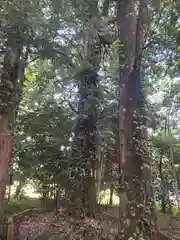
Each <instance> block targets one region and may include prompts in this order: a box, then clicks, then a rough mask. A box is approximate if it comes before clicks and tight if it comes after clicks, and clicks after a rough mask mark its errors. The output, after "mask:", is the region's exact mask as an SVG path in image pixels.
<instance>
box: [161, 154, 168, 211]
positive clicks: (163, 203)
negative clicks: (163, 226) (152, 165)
mask: <svg viewBox="0 0 180 240" xmlns="http://www.w3.org/2000/svg"><path fill="white" fill-rule="evenodd" d="M162 158H163V152H161V154H160V162H159V175H160V178H161V212H162V213H165V212H166V192H165V182H164V176H163V163H162Z"/></svg>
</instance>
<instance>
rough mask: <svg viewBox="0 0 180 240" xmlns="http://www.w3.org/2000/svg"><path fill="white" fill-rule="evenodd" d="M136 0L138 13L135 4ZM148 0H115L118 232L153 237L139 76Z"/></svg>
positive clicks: (152, 210) (154, 230)
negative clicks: (116, 2) (117, 36)
mask: <svg viewBox="0 0 180 240" xmlns="http://www.w3.org/2000/svg"><path fill="white" fill-rule="evenodd" d="M136 4H138V13H137V14H136V13H135V6H136ZM146 12H147V3H146V2H145V1H143V0H141V1H139V2H138V3H137V2H136V1H127V2H124V1H123V2H122V1H118V5H117V14H118V16H117V17H118V26H119V39H120V40H121V42H122V44H123V55H122V50H121V49H120V51H121V52H120V56H119V61H120V62H119V66H120V81H121V90H120V92H121V95H120V97H121V100H120V108H119V114H120V120H119V121H120V123H119V132H120V136H121V137H120V140H121V143H120V144H121V145H120V150H119V155H120V156H119V164H120V168H121V176H120V188H121V189H120V201H121V205H120V211H121V213H120V216H121V217H120V218H121V219H122V220H121V219H120V224H121V225H120V233H119V234H120V236H122V238H123V239H128V238H130V237H133V236H135V238H137V236H139V237H142V238H145V239H154V236H155V233H156V215H155V210H154V196H153V191H152V187H151V184H152V183H151V181H152V180H151V167H150V162H149V159H148V156H147V152H146V149H145V146H146V138H145V136H146V133H145V130H144V128H143V127H144V124H145V122H144V121H143V119H142V116H143V115H145V112H144V101H145V100H144V98H143V92H142V91H143V90H142V80H141V61H142V59H141V56H142V48H143V38H144V34H145V29H146V22H145V14H146Z"/></svg>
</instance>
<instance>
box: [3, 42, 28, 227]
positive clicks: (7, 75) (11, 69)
mask: <svg viewBox="0 0 180 240" xmlns="http://www.w3.org/2000/svg"><path fill="white" fill-rule="evenodd" d="M12 42H13V40H11V43H12ZM15 46H17V42H16V41H15V42H14V43H13V46H11V47H9V48H8V49H7V52H6V54H5V56H4V63H3V70H2V74H1V79H0V84H1V88H0V223H2V219H3V209H4V206H3V205H4V194H5V190H6V181H7V174H8V165H9V160H10V156H11V152H12V137H13V130H14V124H15V117H16V115H17V104H18V103H19V99H20V96H19V94H20V93H19V92H18V90H17V86H18V85H19V82H17V80H18V78H19V74H21V73H22V72H21V70H24V68H23V69H22V68H21V67H20V55H21V51H22V48H21V47H20V44H18V46H17V47H15ZM23 67H24V66H23ZM20 80H21V79H20Z"/></svg>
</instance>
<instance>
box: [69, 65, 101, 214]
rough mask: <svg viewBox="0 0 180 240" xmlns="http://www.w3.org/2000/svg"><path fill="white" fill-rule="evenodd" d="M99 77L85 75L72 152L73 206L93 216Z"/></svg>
mask: <svg viewBox="0 0 180 240" xmlns="http://www.w3.org/2000/svg"><path fill="white" fill-rule="evenodd" d="M97 89H98V76H97V73H96V72H94V71H93V70H90V69H87V70H85V71H84V72H83V73H82V76H81V80H80V87H79V96H80V99H79V117H78V121H77V124H76V128H75V139H74V143H73V149H72V172H71V183H70V184H71V187H73V189H71V193H70V194H71V203H72V204H74V205H75V208H77V211H78V212H79V213H82V212H84V213H85V214H87V215H88V216H93V215H94V207H95V203H96V189H95V176H94V174H93V172H94V169H95V165H96V162H97V159H96V143H97V139H96V134H97Z"/></svg>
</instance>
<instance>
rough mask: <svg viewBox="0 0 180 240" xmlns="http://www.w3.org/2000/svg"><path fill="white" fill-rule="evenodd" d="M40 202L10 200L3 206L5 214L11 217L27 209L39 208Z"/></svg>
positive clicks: (36, 200) (33, 200) (37, 200)
mask: <svg viewBox="0 0 180 240" xmlns="http://www.w3.org/2000/svg"><path fill="white" fill-rule="evenodd" d="M40 207H41V202H40V200H39V199H12V200H10V202H9V203H7V204H6V206H5V213H6V214H8V215H13V214H15V213H19V212H21V211H24V210H26V209H29V208H40Z"/></svg>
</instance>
